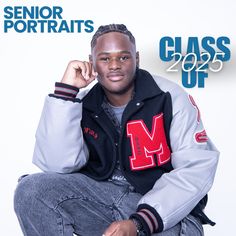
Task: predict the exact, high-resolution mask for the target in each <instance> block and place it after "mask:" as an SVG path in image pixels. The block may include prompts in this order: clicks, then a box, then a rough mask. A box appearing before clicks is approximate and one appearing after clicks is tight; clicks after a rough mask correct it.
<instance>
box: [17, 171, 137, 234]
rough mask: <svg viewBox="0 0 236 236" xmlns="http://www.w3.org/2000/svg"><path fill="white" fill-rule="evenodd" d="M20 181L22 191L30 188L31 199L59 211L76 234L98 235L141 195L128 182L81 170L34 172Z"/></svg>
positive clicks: (131, 208)
mask: <svg viewBox="0 0 236 236" xmlns="http://www.w3.org/2000/svg"><path fill="white" fill-rule="evenodd" d="M19 185H21V190H22V191H23V192H24V191H27V192H31V193H30V194H31V195H32V197H33V198H34V199H39V200H40V201H42V202H43V203H44V205H45V206H48V207H49V208H51V209H54V210H55V211H56V212H59V214H60V215H61V217H62V218H63V219H64V222H67V224H71V225H73V228H74V229H75V233H77V234H79V235H101V234H102V233H103V232H104V230H105V229H106V228H107V227H108V226H109V225H110V224H111V223H112V222H113V221H116V220H122V219H127V218H128V217H129V215H130V214H132V213H133V212H134V211H135V210H136V207H137V203H138V201H139V199H140V198H141V195H140V194H138V193H135V192H133V191H132V190H131V188H130V187H129V186H128V185H125V186H124V185H123V186H122V185H116V184H114V183H112V182H108V181H95V180H93V179H91V178H89V177H87V176H85V175H83V174H80V173H74V174H55V173H40V174H33V175H29V176H27V177H25V178H23V179H22V180H21V181H20V183H19ZM23 188H25V189H23Z"/></svg>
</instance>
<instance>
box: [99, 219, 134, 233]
mask: <svg viewBox="0 0 236 236" xmlns="http://www.w3.org/2000/svg"><path fill="white" fill-rule="evenodd" d="M136 235H137V230H136V226H135V224H134V222H133V221H132V220H122V221H115V222H113V223H112V224H111V225H110V226H109V227H108V228H107V229H106V231H105V232H104V233H103V236H136Z"/></svg>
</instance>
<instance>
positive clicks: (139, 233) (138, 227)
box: [131, 218, 144, 236]
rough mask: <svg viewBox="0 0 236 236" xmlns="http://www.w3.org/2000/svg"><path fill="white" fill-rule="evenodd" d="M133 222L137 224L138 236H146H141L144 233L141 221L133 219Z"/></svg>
mask: <svg viewBox="0 0 236 236" xmlns="http://www.w3.org/2000/svg"><path fill="white" fill-rule="evenodd" d="M131 220H132V221H133V223H134V224H135V227H136V233H137V236H141V235H144V234H141V233H143V225H142V223H141V222H140V220H138V219H136V218H131Z"/></svg>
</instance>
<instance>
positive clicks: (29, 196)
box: [15, 24, 218, 236]
mask: <svg viewBox="0 0 236 236" xmlns="http://www.w3.org/2000/svg"><path fill="white" fill-rule="evenodd" d="M95 78H96V79H97V81H98V83H96V84H95V85H94V86H93V87H92V88H91V89H90V90H89V89H82V88H85V87H87V86H88V85H89V84H90V83H91V82H92V81H93V80H94V79H95ZM81 89H82V91H81ZM33 162H34V163H35V164H36V165H37V166H38V167H40V168H41V169H42V170H43V171H44V172H45V173H40V174H34V175H29V176H27V177H25V178H23V179H22V180H21V181H20V183H19V185H18V187H17V190H16V193H15V211H16V214H17V216H18V219H19V222H20V225H21V227H22V230H23V232H24V235H28V236H36V235H40V236H42V235H45V236H49V235H50V236H53V235H55V236H59V235H66V236H69V235H72V234H73V233H75V234H77V235H83V236H84V235H88V236H91V235H100V236H101V235H105V236H125V235H131V236H135V235H151V234H155V235H156V234H157V235H163V236H172V235H188V236H195V235H196V236H197V235H203V228H202V223H210V224H214V223H213V222H211V221H210V220H209V219H208V218H207V217H206V215H205V214H204V213H203V212H202V210H203V209H204V207H205V205H206V194H207V192H208V191H209V189H210V187H211V186H212V183H213V179H214V175H215V171H216V166H217V162H218V151H217V150H216V149H215V147H214V145H213V144H212V143H211V141H210V140H209V138H208V137H207V135H206V132H205V130H204V128H203V125H202V122H201V119H200V113H199V110H198V108H197V106H196V104H195V102H194V101H193V98H192V97H191V96H189V95H188V94H186V93H185V92H184V91H183V90H182V89H181V88H180V87H179V86H177V85H176V84H174V83H172V82H170V81H168V80H165V79H163V78H160V77H156V76H152V75H150V74H149V73H148V72H147V71H145V70H141V69H139V54H138V52H137V51H136V46H135V39H134V37H133V35H132V34H131V33H130V32H129V31H128V30H127V28H126V27H125V26H124V25H118V24H112V25H106V26H101V27H100V28H99V29H98V30H97V32H96V33H95V35H94V36H93V38H92V41H91V55H90V58H89V62H86V61H72V62H70V63H69V64H68V67H67V69H66V71H65V74H64V76H63V78H62V81H61V82H60V83H56V88H55V92H54V94H50V95H49V96H47V98H46V101H45V105H44V109H43V112H42V116H41V119H40V123H39V127H38V129H37V133H36V145H35V151H34V157H33Z"/></svg>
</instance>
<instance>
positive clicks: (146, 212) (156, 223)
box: [130, 204, 163, 236]
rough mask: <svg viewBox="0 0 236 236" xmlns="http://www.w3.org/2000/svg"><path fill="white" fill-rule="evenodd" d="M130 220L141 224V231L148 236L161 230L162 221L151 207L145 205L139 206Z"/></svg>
mask: <svg viewBox="0 0 236 236" xmlns="http://www.w3.org/2000/svg"><path fill="white" fill-rule="evenodd" d="M130 218H131V219H132V218H135V219H137V220H138V221H139V222H140V223H141V224H142V226H143V229H144V231H145V233H146V234H147V235H148V236H149V235H151V234H153V233H157V232H161V231H162V230H163V221H162V219H161V217H160V215H159V214H158V213H157V212H156V210H155V209H154V208H153V207H151V206H149V205H147V204H141V205H139V206H138V209H137V212H136V213H134V214H132V215H131V216H130Z"/></svg>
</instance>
